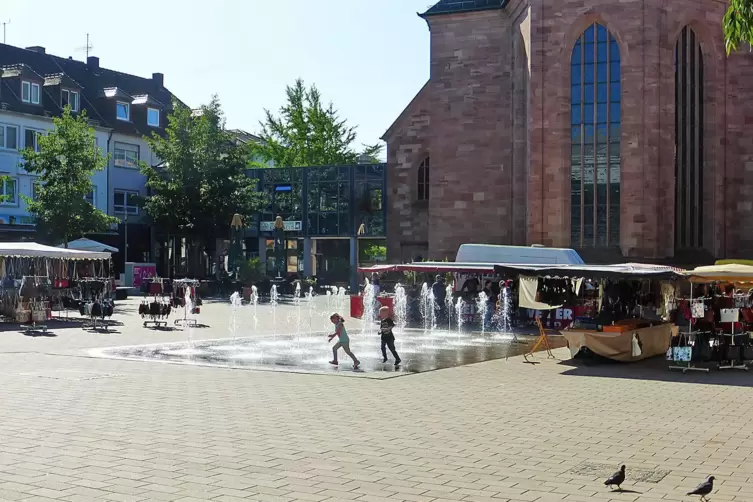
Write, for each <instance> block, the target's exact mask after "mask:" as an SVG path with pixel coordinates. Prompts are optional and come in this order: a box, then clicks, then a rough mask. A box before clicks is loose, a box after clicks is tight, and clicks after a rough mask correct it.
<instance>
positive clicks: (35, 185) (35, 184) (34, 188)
mask: <svg viewBox="0 0 753 502" xmlns="http://www.w3.org/2000/svg"><path fill="white" fill-rule="evenodd" d="M41 186H42V183H41V182H40V181H39V180H34V181H32V182H31V199H32V200H37V197H39V188H40V187H41Z"/></svg>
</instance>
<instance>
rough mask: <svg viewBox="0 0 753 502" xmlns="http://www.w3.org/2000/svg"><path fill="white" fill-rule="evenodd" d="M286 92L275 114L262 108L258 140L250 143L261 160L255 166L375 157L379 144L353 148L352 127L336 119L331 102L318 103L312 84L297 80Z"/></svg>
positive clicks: (339, 162)
mask: <svg viewBox="0 0 753 502" xmlns="http://www.w3.org/2000/svg"><path fill="white" fill-rule="evenodd" d="M286 93H287V103H286V104H285V106H283V107H282V108H280V114H279V116H277V117H275V116H274V115H273V114H272V112H270V111H269V110H265V111H264V112H265V114H266V120H265V121H264V122H262V123H261V134H260V137H261V139H262V142H260V143H257V144H254V145H252V146H251V151H252V153H253V154H254V157H256V158H259V159H261V160H262V162H257V163H255V164H256V165H257V166H258V167H267V164H266V163H267V162H272V163H274V165H275V166H277V167H298V166H326V165H330V166H331V165H343V164H354V163H355V162H356V160H357V159H358V157H359V155H361V154H362V155H367V156H368V157H370V158H371V159H372V160H376V159H377V157H378V156H379V154H380V153H381V151H382V145H380V144H376V145H371V146H366V145H364V147H365V149H364V151H363V152H360V153H359V152H356V151H355V150H353V148H352V145H353V142H354V141H355V140H356V128H355V127H352V126H349V125H347V122H346V121H345V120H341V119H340V118H339V116H338V113H337V111H336V110H335V108H334V105H333V104H332V103H330V104H329V105H327V106H326V107H325V106H324V105H323V104H322V98H321V94H319V91H318V90H317V88H316V87H315V86H311V87H310V88H308V89H307V88H306V86H305V85H304V83H303V80H301V79H298V80H296V81H295V84H294V85H293V86H292V87H290V86H288V87H287V89H286Z"/></svg>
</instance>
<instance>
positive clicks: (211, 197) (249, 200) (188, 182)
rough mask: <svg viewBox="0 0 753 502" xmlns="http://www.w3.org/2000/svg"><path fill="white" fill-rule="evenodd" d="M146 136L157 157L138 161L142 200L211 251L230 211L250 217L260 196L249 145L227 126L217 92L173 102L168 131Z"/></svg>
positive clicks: (171, 228) (158, 217)
mask: <svg viewBox="0 0 753 502" xmlns="http://www.w3.org/2000/svg"><path fill="white" fill-rule="evenodd" d="M147 141H148V142H149V146H150V147H151V149H152V151H153V152H154V154H155V155H156V156H157V158H159V159H160V160H161V163H160V164H159V165H157V166H149V165H146V164H142V167H141V170H142V173H143V174H144V175H145V176H146V177H147V183H146V186H147V187H148V188H149V189H150V192H151V195H150V196H149V197H147V198H145V199H144V200H143V201H142V206H143V207H144V209H145V210H146V212H147V214H148V215H149V216H150V217H151V219H152V220H153V223H154V224H156V225H157V226H159V227H160V228H161V229H163V230H165V231H167V232H170V233H173V234H177V235H182V236H184V237H186V238H188V239H190V240H191V241H192V243H193V244H194V246H193V247H194V251H197V250H204V251H206V252H207V255H208V256H210V257H214V256H215V251H216V250H217V246H216V242H217V239H220V238H221V239H226V238H228V237H229V232H230V221H231V219H232V218H233V215H234V214H235V213H238V214H240V215H241V217H243V219H244V221H249V219H250V218H251V217H252V216H253V215H254V214H255V213H256V212H258V210H259V208H260V207H261V206H262V203H263V201H264V197H263V195H262V194H261V193H258V192H257V191H256V186H257V180H254V179H251V178H249V177H248V175H247V169H248V154H249V152H248V150H247V147H245V146H243V145H239V144H238V143H237V142H236V141H234V138H233V137H232V136H231V135H230V134H229V133H228V132H227V131H226V130H225V118H224V115H223V112H222V107H221V105H220V102H219V100H218V99H217V97H216V96H215V97H213V98H212V101H211V102H210V103H209V104H208V105H204V106H202V107H201V108H200V109H199V110H196V111H192V110H190V109H189V108H187V107H186V106H184V105H182V104H180V103H178V102H176V103H174V110H173V112H172V113H171V114H170V115H169V116H168V126H167V128H166V135H165V136H164V137H163V136H160V135H158V134H156V133H155V134H153V135H152V137H151V138H148V139H147ZM197 257H198V255H194V257H193V258H194V259H193V260H192V263H193V267H192V268H194V270H192V273H194V274H196V273H197V272H198V270H196V266H197V264H198V263H197V261H198V260H197Z"/></svg>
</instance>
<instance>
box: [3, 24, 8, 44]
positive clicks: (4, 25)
mask: <svg viewBox="0 0 753 502" xmlns="http://www.w3.org/2000/svg"><path fill="white" fill-rule="evenodd" d="M9 24H10V19H8V20H7V21H3V43H5V27H6V26H8V25H9Z"/></svg>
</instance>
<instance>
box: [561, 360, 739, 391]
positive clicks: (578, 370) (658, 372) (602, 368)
mask: <svg viewBox="0 0 753 502" xmlns="http://www.w3.org/2000/svg"><path fill="white" fill-rule="evenodd" d="M559 364H560V365H562V366H570V367H571V369H568V370H565V371H564V372H563V373H562V374H563V375H566V376H582V377H597V378H624V379H630V380H654V381H660V382H677V383H696V384H706V385H727V386H737V387H753V374H752V373H751V372H748V371H742V370H718V369H717V367H716V364H714V363H698V364H697V366H698V367H702V368H709V369H710V371H709V372H708V373H706V372H703V371H688V372H687V373H683V372H682V371H680V370H671V371H670V370H669V366H670V365H671V364H674V363H672V362H671V361H667V360H665V359H664V358H663V357H654V358H651V359H647V360H644V361H638V362H635V363H618V362H614V363H587V362H583V361H578V360H573V359H570V360H567V361H562V362H560V363H559Z"/></svg>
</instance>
